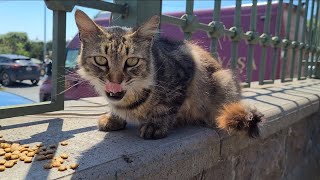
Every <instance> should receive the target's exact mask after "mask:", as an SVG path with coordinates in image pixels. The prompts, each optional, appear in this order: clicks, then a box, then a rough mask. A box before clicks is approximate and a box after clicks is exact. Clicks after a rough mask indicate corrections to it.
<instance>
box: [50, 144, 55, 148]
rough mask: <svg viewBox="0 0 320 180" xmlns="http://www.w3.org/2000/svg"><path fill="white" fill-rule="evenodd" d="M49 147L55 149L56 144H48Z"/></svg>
mask: <svg viewBox="0 0 320 180" xmlns="http://www.w3.org/2000/svg"><path fill="white" fill-rule="evenodd" d="M49 148H50V149H56V148H57V146H56V145H54V144H52V145H50V146H49Z"/></svg>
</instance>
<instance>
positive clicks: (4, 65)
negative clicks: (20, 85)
mask: <svg viewBox="0 0 320 180" xmlns="http://www.w3.org/2000/svg"><path fill="white" fill-rule="evenodd" d="M39 79H40V66H39V65H37V64H36V63H34V62H32V61H31V59H30V58H29V57H26V56H22V55H17V54H0V82H1V83H2V85H3V86H9V85H11V84H12V83H13V82H15V81H23V80H30V81H31V83H32V84H33V85H37V84H38V82H39Z"/></svg>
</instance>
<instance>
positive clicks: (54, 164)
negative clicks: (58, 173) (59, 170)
mask: <svg viewBox="0 0 320 180" xmlns="http://www.w3.org/2000/svg"><path fill="white" fill-rule="evenodd" d="M51 165H52V167H60V165H61V163H60V162H59V161H52V162H51Z"/></svg>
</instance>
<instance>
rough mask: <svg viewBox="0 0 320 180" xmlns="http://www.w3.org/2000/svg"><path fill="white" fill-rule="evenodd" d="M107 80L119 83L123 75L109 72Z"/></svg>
mask: <svg viewBox="0 0 320 180" xmlns="http://www.w3.org/2000/svg"><path fill="white" fill-rule="evenodd" d="M108 80H109V81H110V82H112V83H116V84H121V83H122V81H123V75H122V74H120V73H119V74H118V73H117V74H116V73H113V74H112V73H109V75H108Z"/></svg>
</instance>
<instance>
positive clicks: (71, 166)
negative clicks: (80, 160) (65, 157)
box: [70, 163, 79, 169]
mask: <svg viewBox="0 0 320 180" xmlns="http://www.w3.org/2000/svg"><path fill="white" fill-rule="evenodd" d="M78 167H79V164H77V163H72V164H71V165H70V168H71V169H77V168H78Z"/></svg>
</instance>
